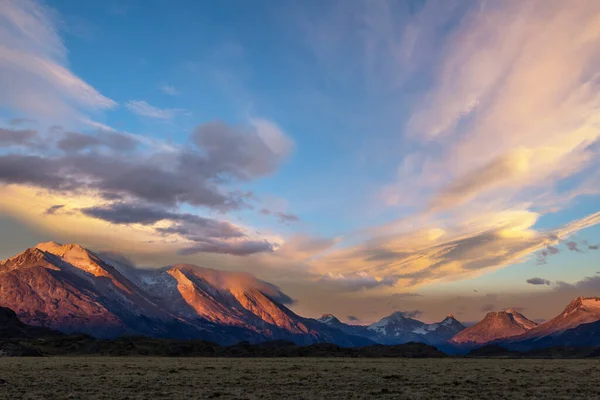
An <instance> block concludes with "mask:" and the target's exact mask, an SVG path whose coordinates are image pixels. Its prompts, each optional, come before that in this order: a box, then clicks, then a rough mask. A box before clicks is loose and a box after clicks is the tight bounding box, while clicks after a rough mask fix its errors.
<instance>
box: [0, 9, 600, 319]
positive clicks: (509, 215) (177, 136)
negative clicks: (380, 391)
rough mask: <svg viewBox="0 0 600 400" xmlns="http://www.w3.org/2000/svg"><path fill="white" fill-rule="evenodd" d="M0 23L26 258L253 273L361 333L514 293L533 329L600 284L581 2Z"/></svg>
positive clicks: (586, 15)
mask: <svg viewBox="0 0 600 400" xmlns="http://www.w3.org/2000/svg"><path fill="white" fill-rule="evenodd" d="M542 4H543V7H542V8H543V9H544V11H543V13H542V12H541V11H540V6H541V5H542ZM0 7H1V8H0V11H1V13H0V27H1V28H2V29H1V30H0V73H2V76H3V77H6V78H8V79H3V82H2V83H0V89H2V90H1V92H2V94H0V128H1V129H2V131H0V132H1V134H2V136H0V146H2V148H1V149H0V157H2V159H1V160H0V184H3V185H4V189H5V190H4V191H5V193H6V194H5V196H4V198H3V199H2V201H1V202H0V206H1V207H2V208H1V210H2V211H3V214H5V216H6V218H7V219H4V220H2V221H5V222H4V223H3V225H4V226H3V225H0V231H4V232H9V231H12V230H14V229H15V224H21V225H22V226H21V228H22V231H23V235H22V237H23V239H22V242H23V248H25V247H28V246H31V245H33V244H34V243H29V242H28V240H26V239H25V238H31V237H38V236H41V237H48V238H51V239H59V240H62V241H73V242H81V243H82V244H85V245H88V246H90V247H92V248H98V249H111V250H116V251H121V252H123V253H125V254H126V255H127V256H129V257H131V258H132V259H134V260H135V261H136V262H138V263H140V264H141V265H144V266H160V265H164V264H169V263H173V262H175V261H179V260H184V261H187V262H193V263H197V264H202V265H207V266H212V267H215V268H223V269H242V270H247V271H248V272H251V273H254V274H256V275H258V276H259V277H260V278H262V279H265V280H268V281H273V282H274V283H276V284H278V285H280V286H281V287H282V288H283V289H284V290H285V291H286V292H289V293H291V295H292V296H293V297H295V298H296V299H297V300H298V301H297V303H296V305H295V307H296V308H295V309H296V310H297V311H299V312H303V313H306V314H311V315H315V314H318V313H319V312H325V311H328V312H335V313H338V314H340V316H342V317H343V315H344V314H346V313H347V314H352V315H358V316H359V318H361V319H362V320H363V321H367V322H368V321H369V320H371V319H373V318H375V316H383V315H385V314H386V313H389V312H391V311H393V310H395V309H397V308H400V309H409V308H410V309H418V310H420V311H422V312H423V315H424V317H425V318H430V319H435V318H437V317H439V316H442V315H443V314H446V313H449V312H454V313H455V314H457V311H453V310H452V309H451V308H452V307H460V308H461V310H462V311H461V312H463V313H464V318H466V319H469V320H471V319H476V318H477V317H479V316H480V315H481V313H482V312H483V311H482V310H481V309H480V308H478V306H477V305H476V304H479V303H480V302H481V301H483V300H481V299H479V297H478V296H483V293H485V296H488V297H486V299H487V300H489V299H490V298H489V296H492V297H493V304H494V305H495V306H496V307H498V308H502V307H510V306H514V304H512V302H515V301H517V300H515V297H514V292H515V291H516V292H518V293H520V294H521V295H522V296H524V297H523V299H521V300H518V301H521V302H523V303H524V302H528V303H530V304H531V305H530V306H528V307H529V308H530V309H531V312H532V313H533V314H536V315H533V317H539V318H543V317H545V316H547V315H550V314H552V313H553V312H554V311H556V310H554V309H552V310H548V309H547V308H545V307H544V305H545V304H553V307H559V304H560V303H561V302H562V301H563V300H564V299H565V298H568V297H569V296H571V295H573V294H576V292H578V291H581V290H583V289H582V288H583V287H584V286H582V285H583V284H581V285H579V286H578V282H582V281H583V280H585V278H586V277H593V276H594V275H595V272H596V270H600V266H599V265H598V264H597V259H598V254H600V253H598V252H597V251H596V245H597V244H598V243H600V231H599V230H598V227H597V225H596V224H598V222H600V214H598V213H599V212H600V207H599V206H598V204H600V201H599V199H600V196H599V195H600V191H599V189H598V188H599V187H600V170H599V168H598V166H599V165H598V159H600V158H599V157H598V155H599V153H600V145H599V139H600V120H599V119H598V115H600V113H599V111H600V110H599V109H600V97H599V96H598V94H597V93H598V90H597V89H598V87H599V86H600V80H599V78H598V76H599V75H598V71H599V65H598V61H597V60H598V59H600V58H599V57H598V56H600V46H599V45H598V43H600V40H599V39H600V29H599V28H598V26H597V24H595V23H594V17H597V16H598V15H600V7H599V6H598V4H597V3H596V2H594V1H582V2H580V3H579V4H578V6H577V7H568V6H567V5H566V4H564V3H563V2H560V1H548V2H538V1H530V2H519V1H514V2H513V1H506V2H501V3H500V2H490V1H483V0H482V1H473V2H468V3H465V2H459V1H457V2H453V1H408V0H407V1H391V0H390V1H385V0H378V1H359V0H350V1H331V2H326V3H323V2H317V1H286V2H280V1H257V2H243V1H233V0H232V1H220V2H209V1H174V2H167V1H119V2H117V1H114V2H111V1H106V2H92V1H85V2H82V1H79V2H78V1H71V0H55V1H47V2H39V1H34V0H23V1H16V0H15V1H12V0H8V1H7V2H5V3H3V4H2V5H1V6H0ZM514 15H518V16H519V18H514ZM567 38H569V39H567ZM86 160H87V162H86ZM8 221H11V222H8ZM19 237H21V236H19ZM11 243H12V244H11V246H14V243H13V242H11ZM12 250H13V247H10V249H9V248H8V247H6V248H4V249H2V248H0V255H2V256H9V255H11V253H10V251H12ZM533 277H542V278H544V279H546V280H548V281H549V282H551V284H549V285H542V286H543V287H540V286H539V285H532V284H528V283H527V280H528V279H530V278H533ZM567 284H568V285H570V286H568V285H567ZM585 288H586V289H585V290H588V291H589V290H592V289H589V286H585ZM598 289H600V285H599V287H598ZM406 293H419V294H422V296H412V297H410V298H409V297H404V300H403V302H402V303H401V304H396V303H394V302H393V301H392V300H390V299H398V298H400V297H402V296H403V294H404V295H405V294H406ZM399 295H400V296H399ZM456 296H459V297H460V299H462V300H456V301H457V303H453V302H452V301H450V300H449V299H456V298H457V297H456ZM465 296H467V297H465ZM468 296H470V297H468ZM465 299H466V300H465ZM549 299H550V300H549ZM487 300H486V301H487ZM460 301H464V302H466V305H465V304H462V303H460ZM489 301H492V300H489ZM322 302H327V303H328V304H331V306H330V307H331V308H332V309H331V310H322V309H321V308H322V307H320V304H321V303H322ZM553 302H554V303H553ZM392 303H393V304H392ZM459 303H460V304H459ZM474 304H475V305H474ZM349 310H352V312H350V311H349Z"/></svg>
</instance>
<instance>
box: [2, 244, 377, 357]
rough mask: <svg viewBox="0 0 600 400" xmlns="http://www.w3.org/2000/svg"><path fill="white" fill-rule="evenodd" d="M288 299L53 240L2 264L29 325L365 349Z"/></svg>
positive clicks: (223, 276)
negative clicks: (300, 312)
mask: <svg viewBox="0 0 600 400" xmlns="http://www.w3.org/2000/svg"><path fill="white" fill-rule="evenodd" d="M288 301H290V299H289V298H288V297H287V296H286V295H285V294H283V293H282V292H281V291H279V289H277V288H276V287H275V286H273V285H270V284H268V283H266V282H263V281H260V280H258V279H256V278H254V277H253V276H251V275H249V274H244V273H235V272H224V271H218V270H213V269H209V268H200V267H197V266H193V265H174V266H170V267H165V268H162V269H157V270H137V269H135V268H132V267H131V266H129V265H123V264H119V263H117V262H112V260H111V262H108V261H105V260H103V259H102V258H101V257H100V256H98V255H97V254H95V253H93V252H91V251H89V250H87V249H84V248H83V247H81V246H79V245H76V244H71V245H60V244H58V243H54V242H48V243H40V244H38V245H37V246H35V247H34V248H30V249H27V250H26V251H25V252H23V253H21V254H19V255H17V256H15V257H12V258H9V259H8V260H5V261H2V262H0V306H5V307H9V308H11V309H13V310H15V312H16V313H17V315H18V316H19V317H20V318H21V319H22V320H23V321H24V322H26V323H27V324H31V325H34V326H43V327H49V328H52V329H56V330H59V331H61V332H66V333H73V332H81V333H87V334H90V335H92V336H95V337H101V338H102V337H103V338H111V337H117V336H121V335H146V336H150V337H166V338H180V339H196V338H201V339H206V340H211V341H215V342H218V343H224V344H229V343H236V342H239V341H249V342H260V341H265V340H272V339H283V340H290V341H293V342H295V343H298V344H310V343H316V342H331V343H337V344H339V345H342V346H358V345H367V344H371V343H372V342H371V341H370V340H369V339H367V338H364V337H354V336H351V335H348V334H345V333H344V332H342V331H340V330H338V329H335V328H332V327H330V326H328V325H326V324H322V323H320V322H318V321H316V320H313V319H309V318H303V317H300V316H298V315H296V314H294V313H293V312H292V311H291V310H289V309H288V308H287V307H285V306H284V305H283V303H285V302H288Z"/></svg>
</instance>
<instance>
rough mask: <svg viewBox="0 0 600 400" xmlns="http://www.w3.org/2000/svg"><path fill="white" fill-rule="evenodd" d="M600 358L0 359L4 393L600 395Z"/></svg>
mask: <svg viewBox="0 0 600 400" xmlns="http://www.w3.org/2000/svg"><path fill="white" fill-rule="evenodd" d="M598 376H600V363H598V361H597V360H490V359H450V358H446V359H397V358H394V359H389V358H388V359H348V358H344V359H341V358H335V359H332V358H326V359H320V358H319V359H315V358H293V359H284V358H270V359H264V358H252V359H248V358H246V359H234V358H145V357H129V358H118V357H111V358H105V357H87V358H84V357H46V358H0V399H31V400H35V399H50V398H52V399H92V400H93V399H115V398H118V399H149V398H161V399H185V398H194V399H196V398H200V399H209V398H219V399H234V398H235V399H288V398H291V399H334V398H337V399H372V398H390V399H392V398H400V399H403V398H406V399H413V398H435V399H443V398H454V399H461V398H464V399H466V398H490V399H491V398H494V399H498V398H511V399H514V398H517V399H519V398H522V399H525V398H553V399H555V398H564V399H570V398H598V397H600V386H598Z"/></svg>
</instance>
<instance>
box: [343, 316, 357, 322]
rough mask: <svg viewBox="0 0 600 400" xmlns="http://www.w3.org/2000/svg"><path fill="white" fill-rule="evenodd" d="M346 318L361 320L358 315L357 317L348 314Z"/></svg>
mask: <svg viewBox="0 0 600 400" xmlns="http://www.w3.org/2000/svg"><path fill="white" fill-rule="evenodd" d="M346 319H347V320H348V321H358V320H359V318H358V317H355V316H354V315H348V316H347V317H346Z"/></svg>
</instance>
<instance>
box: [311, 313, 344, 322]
mask: <svg viewBox="0 0 600 400" xmlns="http://www.w3.org/2000/svg"><path fill="white" fill-rule="evenodd" d="M317 321H319V322H321V323H323V324H327V325H339V324H341V323H342V322H341V321H340V320H339V319H338V318H337V317H336V316H335V315H333V314H323V315H321V316H320V317H319V318H318V319H317Z"/></svg>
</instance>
